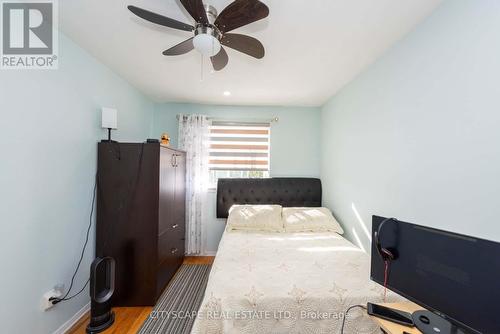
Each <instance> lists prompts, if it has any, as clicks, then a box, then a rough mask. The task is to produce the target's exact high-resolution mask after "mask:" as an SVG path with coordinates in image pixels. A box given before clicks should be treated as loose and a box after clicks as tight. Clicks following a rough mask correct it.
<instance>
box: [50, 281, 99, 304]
mask: <svg viewBox="0 0 500 334" xmlns="http://www.w3.org/2000/svg"><path fill="white" fill-rule="evenodd" d="M89 282H90V278H89V279H88V280H87V282H85V284H84V285H83V287H82V288H81V289H80V291H78V292H77V293H75V294H74V295H72V296H69V297H67V298H63V299H60V300H59V301H58V302H57V303H59V302H62V301H66V300H70V299H73V298H75V297H76V296H78V295H79V294H80V293H82V292H83V290H85V288H86V287H87V285H89ZM57 303H53V304H57Z"/></svg>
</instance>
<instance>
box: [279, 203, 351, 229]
mask: <svg viewBox="0 0 500 334" xmlns="http://www.w3.org/2000/svg"><path fill="white" fill-rule="evenodd" d="M283 225H284V226H285V231H286V232H325V231H329V232H336V233H338V234H343V233H344V230H343V229H342V227H341V226H340V224H339V223H338V222H337V220H335V218H334V217H333V215H332V213H331V211H330V210H328V209H327V208H283Z"/></svg>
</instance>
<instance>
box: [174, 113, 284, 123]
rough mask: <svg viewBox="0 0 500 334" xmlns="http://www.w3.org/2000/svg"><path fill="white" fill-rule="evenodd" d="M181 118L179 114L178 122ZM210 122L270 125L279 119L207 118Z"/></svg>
mask: <svg viewBox="0 0 500 334" xmlns="http://www.w3.org/2000/svg"><path fill="white" fill-rule="evenodd" d="M183 116H184V117H186V116H188V115H183ZM180 117H181V115H180V114H177V116H176V118H177V120H179V119H180ZM207 118H208V119H209V120H212V121H222V122H266V123H267V122H269V123H273V122H276V123H278V122H279V120H280V119H279V117H273V118H267V119H254V118H252V119H227V118H216V117H207Z"/></svg>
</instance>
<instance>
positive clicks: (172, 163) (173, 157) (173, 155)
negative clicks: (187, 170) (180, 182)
mask: <svg viewBox="0 0 500 334" xmlns="http://www.w3.org/2000/svg"><path fill="white" fill-rule="evenodd" d="M175 160H176V159H175V154H172V157H171V158H170V164H171V165H172V167H175Z"/></svg>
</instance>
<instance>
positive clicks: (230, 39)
mask: <svg viewBox="0 0 500 334" xmlns="http://www.w3.org/2000/svg"><path fill="white" fill-rule="evenodd" d="M220 42H221V44H222V45H225V46H227V47H230V48H232V49H235V50H236V51H240V52H243V53H245V54H247V55H249V56H252V57H255V58H257V59H261V58H263V57H264V55H265V53H266V52H265V50H264V46H263V45H262V43H261V42H259V40H258V39H256V38H253V37H250V36H247V35H241V34H225V35H224V36H223V37H222V39H221V41H220Z"/></svg>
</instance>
